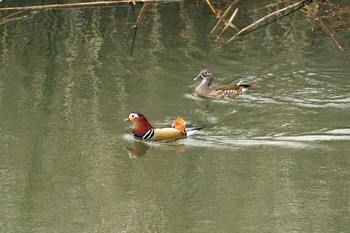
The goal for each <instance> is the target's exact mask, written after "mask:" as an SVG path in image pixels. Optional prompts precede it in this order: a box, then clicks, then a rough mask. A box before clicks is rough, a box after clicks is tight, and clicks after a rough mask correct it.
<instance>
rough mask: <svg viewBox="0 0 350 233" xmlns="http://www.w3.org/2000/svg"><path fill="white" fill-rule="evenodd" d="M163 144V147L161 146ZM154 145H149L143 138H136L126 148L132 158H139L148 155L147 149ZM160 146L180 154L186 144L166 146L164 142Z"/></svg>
mask: <svg viewBox="0 0 350 233" xmlns="http://www.w3.org/2000/svg"><path fill="white" fill-rule="evenodd" d="M160 146H161V147H160ZM151 147H152V146H151V145H149V143H147V142H143V141H141V140H135V141H134V142H133V144H132V145H130V146H126V147H125V149H126V151H127V153H128V156H129V157H130V158H137V157H141V156H144V155H146V153H147V151H148V150H149V149H150V148H151ZM157 147H158V148H161V149H162V150H166V151H173V152H175V153H176V154H180V153H182V152H184V151H185V145H166V144H164V146H163V145H162V144H159V145H158V146H157Z"/></svg>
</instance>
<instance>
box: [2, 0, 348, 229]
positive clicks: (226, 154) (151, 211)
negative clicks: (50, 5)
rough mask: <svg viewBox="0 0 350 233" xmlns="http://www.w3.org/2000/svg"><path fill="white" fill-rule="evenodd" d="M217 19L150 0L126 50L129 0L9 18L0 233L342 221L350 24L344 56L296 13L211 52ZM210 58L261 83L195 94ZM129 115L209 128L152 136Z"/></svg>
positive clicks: (230, 75)
mask: <svg viewBox="0 0 350 233" xmlns="http://www.w3.org/2000/svg"><path fill="white" fill-rule="evenodd" d="M137 9H139V8H137ZM3 14H4V13H3ZM4 15H5V14H4ZM241 17H247V15H244V14H243V15H242V16H241ZM301 19H302V20H301ZM247 20H249V21H251V20H252V19H247ZM215 22H216V19H215V17H214V16H213V15H212V14H210V12H209V10H208V8H207V7H205V5H201V6H200V7H198V6H196V4H195V3H194V2H191V1H190V2H185V3H169V4H164V5H152V6H151V5H150V6H147V7H146V9H145V12H144V14H143V17H142V19H141V24H140V26H139V28H138V30H137V37H136V41H135V47H134V50H133V54H132V55H130V50H131V44H132V39H133V35H134V28H132V26H133V23H132V11H131V8H130V6H117V7H113V8H97V9H85V8H84V9H64V10H50V11H42V12H33V13H31V14H29V15H28V17H27V18H24V19H22V20H19V21H14V22H11V23H8V24H5V25H1V28H0V44H1V45H0V66H1V70H0V187H1V189H0V216H1V217H0V231H1V232H348V230H349V229H350V202H349V196H350V179H349V177H350V166H349V165H350V157H349V141H350V127H349V126H350V114H349V108H350V94H349V89H350V79H349V75H350V64H349V63H350V53H349V50H350V46H349V40H348V39H347V38H349V35H348V34H349V33H348V31H342V32H339V33H337V36H338V40H339V41H340V42H341V43H342V44H343V47H344V48H345V49H346V51H345V52H344V53H341V52H339V51H338V50H337V49H336V48H335V47H334V45H333V44H332V42H331V41H330V40H329V38H328V37H326V36H325V34H324V33H323V32H322V31H321V30H318V31H317V33H316V37H315V35H314V34H313V33H312V32H311V28H312V26H311V24H310V22H309V21H308V20H307V19H306V18H304V16H303V15H302V14H301V13H296V14H292V15H290V16H289V17H286V18H284V19H283V20H281V21H279V22H277V23H273V24H271V25H269V26H267V27H266V28H264V29H261V30H258V31H255V32H254V33H252V34H249V35H247V36H246V37H243V38H241V39H238V40H236V41H234V42H232V43H230V44H229V45H227V46H225V47H222V48H216V47H217V43H216V42H215V38H214V36H213V35H210V34H209V31H210V30H211V28H212V26H213V25H214V24H215ZM240 22H242V21H240ZM239 26H240V27H242V26H244V25H239ZM203 68H210V69H212V71H213V72H214V75H215V82H216V83H225V82H226V83H227V82H231V81H235V80H238V79H244V80H247V81H252V80H256V81H257V82H258V84H257V85H256V87H254V88H252V89H251V90H250V91H248V92H246V93H244V94H243V95H242V96H240V97H239V98H237V99H234V100H215V101H212V100H205V99H201V98H198V97H196V96H195V95H194V94H193V89H194V87H195V86H196V84H197V83H195V82H194V81H193V78H194V77H195V76H196V75H197V74H198V72H199V71H200V70H201V69H203ZM131 111H141V112H142V113H144V114H145V115H146V116H147V118H148V119H149V120H150V121H151V122H165V121H171V120H172V119H174V118H175V117H176V116H178V115H180V116H182V117H183V118H184V119H185V120H186V121H188V122H191V123H194V124H197V125H202V126H205V128H204V129H203V130H202V131H200V132H198V133H196V134H193V135H190V136H189V137H188V138H187V139H184V140H179V141H176V142H172V143H145V142H141V141H138V140H136V139H134V138H133V137H132V136H131V135H130V133H131V125H130V124H128V123H125V122H123V119H124V118H126V117H127V116H128V114H129V113H130V112H131Z"/></svg>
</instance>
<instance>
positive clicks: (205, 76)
mask: <svg viewBox="0 0 350 233" xmlns="http://www.w3.org/2000/svg"><path fill="white" fill-rule="evenodd" d="M213 78H214V76H213V73H212V72H211V71H210V70H208V69H204V70H201V72H199V74H198V76H197V77H196V78H195V79H194V80H197V79H201V80H202V81H201V83H200V84H199V85H198V86H197V87H196V89H195V93H196V94H197V95H198V96H201V97H205V98H208V99H221V98H224V97H231V98H232V97H236V96H237V95H239V94H241V93H243V92H245V91H246V90H248V88H249V87H251V86H254V85H255V84H256V83H255V82H252V83H249V84H244V83H243V81H242V80H241V81H239V82H238V83H237V84H226V85H218V86H211V83H212V82H213Z"/></svg>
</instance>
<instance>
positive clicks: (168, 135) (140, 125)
mask: <svg viewBox="0 0 350 233" xmlns="http://www.w3.org/2000/svg"><path fill="white" fill-rule="evenodd" d="M124 121H131V122H133V123H134V128H133V130H132V134H133V135H134V136H135V137H138V138H141V139H145V140H150V141H173V140H177V139H180V138H186V137H187V131H189V130H187V131H186V125H185V121H184V120H183V119H182V118H181V117H178V118H176V120H175V121H174V122H173V123H172V124H162V125H161V126H155V127H153V126H152V125H151V124H150V123H149V122H148V120H147V119H146V117H145V116H144V115H143V114H142V113H140V112H132V113H130V115H129V117H128V118H126V119H125V120H124ZM198 129H199V128H192V129H190V130H198Z"/></svg>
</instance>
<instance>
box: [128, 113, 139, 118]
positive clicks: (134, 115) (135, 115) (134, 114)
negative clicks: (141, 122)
mask: <svg viewBox="0 0 350 233" xmlns="http://www.w3.org/2000/svg"><path fill="white" fill-rule="evenodd" d="M130 117H132V118H135V117H139V115H137V114H136V113H132V114H130Z"/></svg>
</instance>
